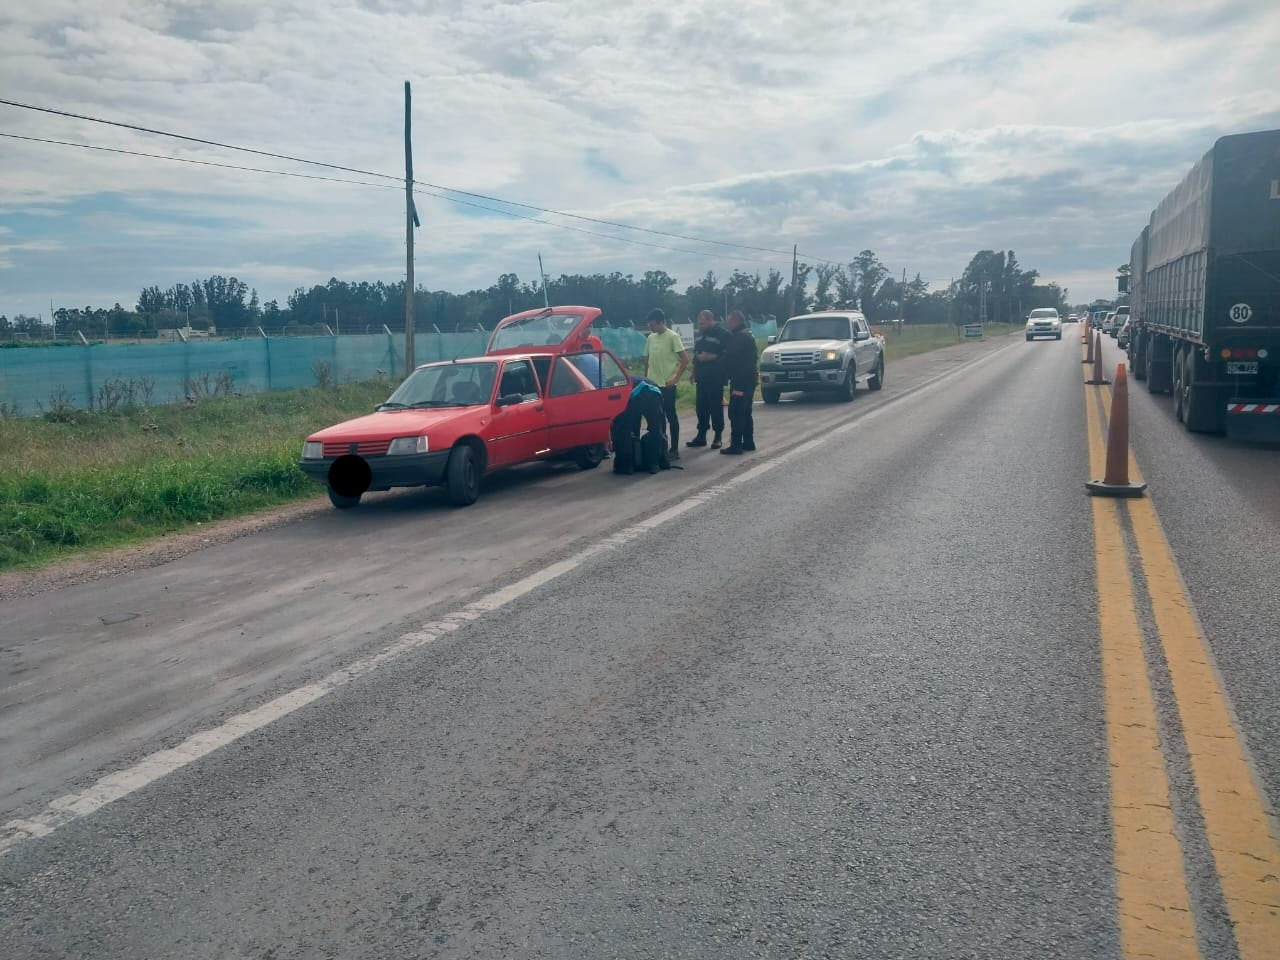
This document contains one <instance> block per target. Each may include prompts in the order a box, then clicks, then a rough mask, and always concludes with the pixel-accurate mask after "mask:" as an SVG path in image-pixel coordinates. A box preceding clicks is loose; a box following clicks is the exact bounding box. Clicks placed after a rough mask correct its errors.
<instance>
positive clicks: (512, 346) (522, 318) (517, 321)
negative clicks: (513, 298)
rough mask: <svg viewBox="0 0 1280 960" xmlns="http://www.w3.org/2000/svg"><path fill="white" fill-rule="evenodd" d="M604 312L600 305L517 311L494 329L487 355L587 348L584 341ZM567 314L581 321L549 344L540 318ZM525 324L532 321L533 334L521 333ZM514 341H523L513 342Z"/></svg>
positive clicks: (564, 351) (570, 351) (563, 351)
mask: <svg viewBox="0 0 1280 960" xmlns="http://www.w3.org/2000/svg"><path fill="white" fill-rule="evenodd" d="M603 312H604V311H602V310H601V309H600V308H599V307H549V308H548V307H542V308H540V309H538V310H525V311H523V312H522V313H513V314H512V315H511V316H509V317H504V318H503V319H502V320H500V321H499V322H498V325H497V326H496V327H494V328H493V334H492V335H491V336H490V337H489V345H488V346H487V347H486V348H485V354H486V355H489V356H493V355H496V354H506V353H519V354H529V353H577V352H578V351H579V350H581V349H582V347H583V340H584V339H585V338H586V336H587V333H588V331H589V330H590V329H591V324H592V323H594V322H595V320H596V318H597V317H599V316H600V314H601V313H603ZM566 314H568V315H573V316H576V317H578V322H577V323H576V324H574V325H573V326H572V327H571V328H570V329H569V332H568V333H567V334H565V336H564V338H563V339H561V340H559V341H558V342H555V343H547V342H546V341H547V339H548V337H547V335H546V334H547V331H545V330H541V329H538V328H537V325H536V319H537V318H538V317H544V316H564V315H566ZM523 323H528V325H529V326H530V328H531V329H530V331H529V333H530V335H529V336H520V335H519V333H518V329H519V328H520V327H521V326H522V325H523ZM504 331H505V333H504ZM513 340H518V341H521V342H513ZM498 344H502V346H498Z"/></svg>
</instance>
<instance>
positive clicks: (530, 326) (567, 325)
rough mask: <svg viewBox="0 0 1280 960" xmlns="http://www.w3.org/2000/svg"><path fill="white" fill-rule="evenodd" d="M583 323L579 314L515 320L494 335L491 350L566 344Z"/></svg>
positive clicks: (539, 316) (554, 314)
mask: <svg viewBox="0 0 1280 960" xmlns="http://www.w3.org/2000/svg"><path fill="white" fill-rule="evenodd" d="M581 322H582V314H579V313H539V314H536V315H535V316H532V317H524V318H522V319H520V320H513V321H511V322H510V323H508V324H506V325H505V326H503V327H501V328H499V330H498V332H497V333H496V334H494V337H493V342H492V343H491V344H489V349H490V350H510V349H511V348H512V347H554V346H557V345H559V344H561V343H564V339H565V337H567V336H569V334H571V333H573V331H574V328H576V327H577V326H578V324H580V323H581Z"/></svg>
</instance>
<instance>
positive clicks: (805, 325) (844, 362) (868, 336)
mask: <svg viewBox="0 0 1280 960" xmlns="http://www.w3.org/2000/svg"><path fill="white" fill-rule="evenodd" d="M860 383H865V384H866V385H867V389H868V390H879V389H880V388H881V387H882V386H884V338H883V337H879V336H876V335H875V334H873V333H872V332H871V328H870V327H869V326H868V325H867V318H866V317H864V316H863V315H862V314H861V313H859V312H858V311H857V310H839V311H832V312H829V313H807V314H805V315H804V316H800V317H792V318H791V319H790V320H788V321H787V322H786V324H784V325H783V327H782V331H781V332H780V333H779V334H778V336H776V337H770V338H769V346H767V347H765V349H764V352H763V353H762V354H760V394H761V396H762V397H764V402H765V403H777V402H778V401H779V400H781V399H782V394H784V393H791V392H793V391H798V392H804V393H818V392H822V393H834V394H836V396H838V397H839V398H840V399H841V400H852V399H853V397H854V394H855V393H856V391H857V388H858V384H860Z"/></svg>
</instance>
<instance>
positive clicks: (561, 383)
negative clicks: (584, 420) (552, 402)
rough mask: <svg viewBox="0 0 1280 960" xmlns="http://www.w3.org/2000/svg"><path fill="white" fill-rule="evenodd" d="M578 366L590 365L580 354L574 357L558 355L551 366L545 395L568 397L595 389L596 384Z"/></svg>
mask: <svg viewBox="0 0 1280 960" xmlns="http://www.w3.org/2000/svg"><path fill="white" fill-rule="evenodd" d="M573 361H577V362H576V363H575V362H573ZM580 366H588V367H589V366H590V365H589V364H588V363H586V362H585V361H584V360H583V355H582V354H579V355H577V356H574V357H559V358H558V359H557V360H556V362H555V366H554V367H552V368H551V389H550V390H548V392H547V396H550V397H568V396H572V395H573V394H575V393H587V392H589V391H591V390H594V389H596V385H595V384H594V383H592V381H591V379H590V378H589V377H588V375H587V374H584V373H583V372H582V370H581V369H580ZM597 376H598V374H597Z"/></svg>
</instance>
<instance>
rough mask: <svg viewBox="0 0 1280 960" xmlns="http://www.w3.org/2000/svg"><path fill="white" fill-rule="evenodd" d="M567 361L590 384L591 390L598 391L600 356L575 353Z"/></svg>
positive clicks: (599, 384) (599, 385)
mask: <svg viewBox="0 0 1280 960" xmlns="http://www.w3.org/2000/svg"><path fill="white" fill-rule="evenodd" d="M567 359H568V361H569V363H570V364H572V365H573V367H574V369H576V370H577V371H578V372H579V373H580V374H582V376H583V377H584V378H585V379H586V380H587V382H588V383H590V384H591V389H592V390H599V389H600V387H601V383H600V354H598V353H575V354H573V355H572V356H570V357H568V358H567Z"/></svg>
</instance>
